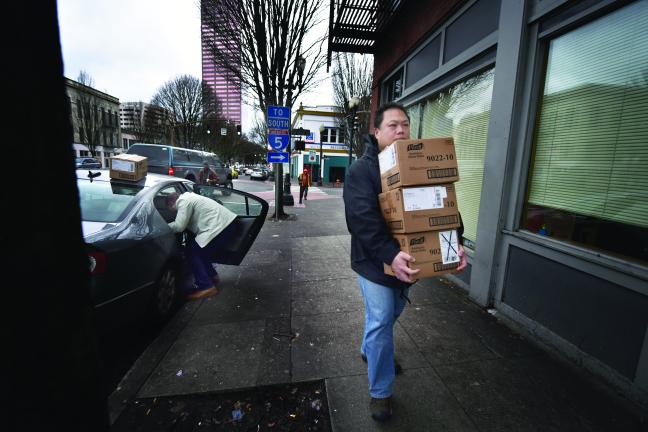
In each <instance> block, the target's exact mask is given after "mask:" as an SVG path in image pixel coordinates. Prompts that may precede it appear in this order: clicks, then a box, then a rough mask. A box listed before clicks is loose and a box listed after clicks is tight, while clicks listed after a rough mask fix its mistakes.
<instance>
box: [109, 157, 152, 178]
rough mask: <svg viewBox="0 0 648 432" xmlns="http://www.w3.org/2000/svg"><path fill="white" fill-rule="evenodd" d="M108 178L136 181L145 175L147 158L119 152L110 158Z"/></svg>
mask: <svg viewBox="0 0 648 432" xmlns="http://www.w3.org/2000/svg"><path fill="white" fill-rule="evenodd" d="M109 160H110V178H113V179H120V180H130V181H137V180H141V179H143V178H144V177H146V172H147V170H148V160H147V158H146V157H144V156H139V155H136V154H120V155H117V156H113V157H111V158H110V159H109Z"/></svg>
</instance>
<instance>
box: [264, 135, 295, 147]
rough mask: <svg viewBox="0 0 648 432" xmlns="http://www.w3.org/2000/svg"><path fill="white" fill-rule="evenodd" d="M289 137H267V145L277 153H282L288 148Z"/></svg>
mask: <svg viewBox="0 0 648 432" xmlns="http://www.w3.org/2000/svg"><path fill="white" fill-rule="evenodd" d="M289 141H290V137H289V136H288V135H274V134H272V135H268V144H270V147H272V148H273V149H275V150H277V151H283V150H284V149H285V148H286V147H288V142H289Z"/></svg>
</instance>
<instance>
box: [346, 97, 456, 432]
mask: <svg viewBox="0 0 648 432" xmlns="http://www.w3.org/2000/svg"><path fill="white" fill-rule="evenodd" d="M409 133H410V131H409V117H408V115H407V112H406V111H405V108H404V107H403V106H402V105H398V104H388V105H385V106H383V107H381V108H379V109H378V110H377V111H376V115H375V118H374V134H375V136H371V135H367V136H366V137H365V153H364V155H363V156H362V157H361V158H360V159H358V161H356V162H355V163H354V164H353V165H352V166H351V167H350V168H349V172H348V174H347V179H346V181H345V185H344V195H343V196H344V204H345V216H346V222H347V228H348V230H349V232H350V233H351V268H352V269H353V270H354V271H355V272H356V273H358V281H359V284H360V289H361V290H362V295H363V297H364V302H365V329H364V336H363V340H362V345H361V347H360V354H361V356H362V358H363V360H366V362H367V375H368V378H369V393H370V395H371V402H370V404H369V409H370V412H371V416H372V418H373V419H374V420H376V421H385V420H387V419H389V418H390V417H391V414H392V404H391V396H392V386H393V383H394V378H395V373H396V370H397V369H400V367H399V366H398V364H397V363H396V362H395V360H394V334H393V333H394V323H395V322H396V319H398V317H399V316H400V314H401V313H402V311H403V309H404V308H405V301H406V299H407V294H408V291H409V287H410V286H411V285H412V284H413V283H414V282H415V279H414V278H416V277H421V276H423V275H425V274H427V273H426V271H427V267H424V266H422V268H420V269H414V268H410V266H409V264H412V265H414V263H415V262H417V261H418V259H421V260H423V261H425V262H427V261H428V258H427V257H424V255H420V256H421V257H424V258H418V259H417V258H416V253H417V252H419V249H424V250H425V251H428V250H429V251H433V250H434V252H436V249H440V250H442V251H445V252H447V251H448V250H449V249H450V248H451V247H449V246H447V245H451V246H454V248H455V249H454V250H455V251H456V252H455V254H454V256H450V255H451V254H450V253H449V254H448V255H446V256H444V257H442V258H441V260H440V261H439V260H438V259H437V258H435V262H437V264H438V262H441V263H442V265H443V262H444V260H445V261H452V263H451V264H452V267H451V268H450V267H446V268H441V269H439V267H438V266H437V269H438V271H437V272H436V274H442V273H443V272H446V273H447V272H448V271H452V270H454V271H461V270H463V268H465V266H466V259H465V256H464V255H463V249H462V248H461V246H460V245H459V244H458V238H457V230H453V229H449V230H448V229H447V228H451V227H458V226H460V220H459V221H457V222H454V219H453V216H456V217H457V218H458V217H459V216H458V212H454V213H453V212H451V211H450V210H449V209H450V206H451V204H450V202H451V201H452V200H454V201H452V202H455V208H456V198H455V197H454V188H451V187H448V186H452V185H448V184H447V183H451V182H453V181H456V180H457V179H458V177H457V170H456V162H455V163H454V175H455V176H454V178H453V177H451V176H449V175H447V174H449V173H450V174H451V173H452V168H450V171H448V166H447V165H448V164H446V163H445V162H447V161H443V160H439V161H435V160H427V156H428V154H427V153H426V152H425V151H423V152H421V151H422V148H417V147H419V145H420V144H421V141H420V140H419V141H416V142H412V143H411V144H413V146H412V147H410V148H409V149H408V148H407V145H405V152H406V153H407V154H408V155H410V154H411V155H412V158H411V159H407V160H408V161H410V162H411V164H410V165H407V166H408V167H409V168H411V170H405V169H404V168H405V167H406V165H404V164H403V163H401V161H402V160H403V159H402V157H401V156H402V155H403V154H404V153H402V151H401V150H400V149H401V145H402V144H400V143H399V144H398V145H396V146H395V147H394V146H391V149H392V150H389V152H388V153H385V155H384V156H382V155H381V158H389V157H391V158H392V159H391V160H389V159H387V160H386V162H385V165H384V167H383V165H382V164H381V166H380V167H379V163H378V154H379V152H381V151H383V150H384V149H385V148H387V147H388V146H389V145H390V144H392V143H394V142H395V141H397V140H407V139H409ZM408 145H409V144H408ZM422 147H425V146H424V145H423V146H422ZM446 149H447V150H448V152H444V153H443V154H444V155H445V154H447V155H450V154H451V155H452V158H454V159H455V160H456V158H455V157H454V146H447V147H446ZM450 149H451V150H452V152H450ZM445 157H450V156H442V155H436V156H432V157H431V159H443V158H445ZM419 159H420V160H419ZM418 162H421V163H418ZM381 168H382V169H381ZM444 170H445V171H444ZM381 171H382V172H383V176H382V177H383V184H384V186H385V190H384V191H383V192H385V193H386V194H387V195H383V196H381V200H382V202H384V203H385V207H386V208H388V209H389V214H390V215H392V210H391V209H395V210H393V216H394V218H393V219H388V221H389V224H390V225H388V222H387V220H386V219H385V218H384V217H383V212H382V211H381V206H380V202H381V201H379V194H380V193H381ZM406 171H407V172H406ZM409 171H416V172H415V173H414V176H413V177H412V175H410V172H409ZM412 178H414V180H412ZM422 178H423V179H429V178H435V179H441V178H442V179H443V181H444V182H445V183H446V185H445V187H444V189H441V188H442V187H443V185H441V184H440V185H438V186H436V185H435V186H433V187H435V188H439V189H434V190H423V191H416V190H413V191H410V190H407V191H405V192H404V190H403V189H400V190H399V189H398V188H401V187H405V186H413V185H421V184H423V185H429V184H430V182H419V183H411V182H412V181H415V182H417V181H420V179H422ZM436 183H443V182H436ZM426 187H427V186H426ZM419 188H420V187H419ZM391 190H396V191H395V192H390V191H391ZM430 192H432V193H433V194H434V196H432V197H429V196H428V194H429V193H430ZM437 194H438V195H437ZM399 199H400V204H399V203H398V201H397V200H399ZM428 201H431V202H432V204H430V203H428ZM441 202H443V208H444V211H443V212H441V213H435V214H427V216H426V213H425V212H428V211H429V210H430V209H429V207H430V206H432V207H434V206H440V205H441V204H440V203H441ZM446 207H448V208H447V209H446ZM419 211H422V212H423V213H418V212H419ZM399 212H400V213H399ZM414 213H416V214H414ZM414 216H416V218H415V217H414ZM431 218H438V219H436V220H431ZM399 221H400V224H399ZM412 223H414V225H412ZM425 224H428V225H425ZM430 224H433V225H430ZM390 226H392V227H394V228H396V230H397V231H398V232H402V233H403V234H402V235H403V236H404V237H405V238H404V239H399V240H398V241H397V240H396V239H395V238H394V235H393V234H392V232H391V230H390ZM411 226H414V227H416V228H414V229H419V227H421V226H424V227H425V228H426V229H425V230H424V231H423V233H424V234H426V235H428V236H430V234H429V232H430V231H431V230H432V229H437V228H440V229H443V230H445V231H435V233H436V237H434V239H433V238H432V236H431V237H430V239H428V240H426V238H425V236H424V235H423V236H422V235H420V232H418V233H419V234H418V235H416V236H415V237H414V238H409V236H410V235H411V234H410V233H408V231H406V230H409V229H411ZM428 227H429V228H428ZM399 230H400V231H399ZM442 232H445V233H446V234H444V236H442V237H440V233H442ZM448 233H450V234H448ZM436 239H439V243H441V242H443V245H442V244H439V245H437V244H436V243H434V240H436ZM410 243H411V244H410ZM444 247H445V249H444ZM407 251H409V252H411V253H408V252H407ZM430 254H431V255H432V253H431V252H430ZM413 255H414V256H413ZM439 255H440V253H439ZM457 258H458V260H457ZM457 261H459V264H458V265H456V264H455V262H457ZM425 262H424V263H423V264H425ZM432 268H434V264H432ZM386 273H389V274H386Z"/></svg>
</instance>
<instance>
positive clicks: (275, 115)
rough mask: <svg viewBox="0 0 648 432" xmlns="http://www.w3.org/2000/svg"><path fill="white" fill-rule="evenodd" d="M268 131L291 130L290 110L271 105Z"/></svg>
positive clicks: (269, 107)
mask: <svg viewBox="0 0 648 432" xmlns="http://www.w3.org/2000/svg"><path fill="white" fill-rule="evenodd" d="M268 129H285V130H288V129H290V108H288V107H285V106H275V105H269V106H268Z"/></svg>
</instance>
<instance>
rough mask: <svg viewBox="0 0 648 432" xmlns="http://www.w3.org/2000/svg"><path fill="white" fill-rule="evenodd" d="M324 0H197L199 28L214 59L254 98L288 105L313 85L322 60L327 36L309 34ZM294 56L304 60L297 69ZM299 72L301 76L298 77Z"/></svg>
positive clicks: (261, 102) (263, 102)
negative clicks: (206, 32)
mask: <svg viewBox="0 0 648 432" xmlns="http://www.w3.org/2000/svg"><path fill="white" fill-rule="evenodd" d="M322 5H323V0H201V2H200V6H201V14H202V21H203V26H204V27H206V28H208V29H209V32H210V33H211V34H212V37H211V38H207V40H205V42H206V43H207V46H208V49H209V52H210V54H211V55H212V57H213V61H214V63H215V64H216V65H217V66H219V67H220V68H222V69H225V70H227V71H229V72H230V73H231V75H232V76H233V77H234V78H235V79H234V80H232V83H233V84H239V83H240V85H241V88H242V90H243V91H247V92H249V93H250V94H251V95H253V96H254V99H255V100H256V101H257V102H258V106H259V108H260V109H261V111H262V112H264V113H265V112H266V108H267V106H268V105H285V106H292V105H293V103H294V102H295V100H296V99H297V97H298V96H299V95H300V94H301V93H302V92H304V91H308V90H309V89H310V88H312V87H314V86H315V85H316V84H317V82H316V80H315V75H316V73H317V71H318V70H319V69H321V67H323V66H324V65H325V62H326V52H325V51H324V46H323V43H324V41H325V40H326V35H323V36H320V37H314V36H313V29H314V27H315V26H316V25H317V24H319V23H320V22H321V19H322V18H321V17H319V15H318V12H319V11H320V9H321V7H322ZM299 58H304V59H308V60H309V62H310V63H309V64H307V65H306V68H305V69H304V70H303V72H301V73H300V72H299V68H298V65H299V62H298V59H299ZM300 75H301V76H300Z"/></svg>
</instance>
